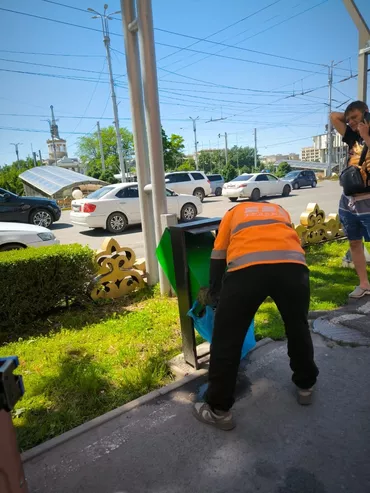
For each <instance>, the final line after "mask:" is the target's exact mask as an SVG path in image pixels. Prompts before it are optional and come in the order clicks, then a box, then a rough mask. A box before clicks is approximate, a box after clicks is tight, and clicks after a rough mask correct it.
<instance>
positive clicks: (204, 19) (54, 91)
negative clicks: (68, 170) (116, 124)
mask: <svg viewBox="0 0 370 493" xmlns="http://www.w3.org/2000/svg"><path fill="white" fill-rule="evenodd" d="M357 6H358V8H359V9H360V11H361V13H362V15H363V17H364V18H365V20H366V21H367V23H368V24H370V2H369V0H357ZM88 7H91V8H93V9H95V10H97V11H98V12H101V11H102V10H103V2H101V1H98V0H79V1H78V2H72V0H55V1H54V0H0V89H1V90H0V166H2V165H3V164H6V163H7V164H9V163H11V162H12V161H14V160H15V153H14V146H13V145H11V143H20V144H21V145H20V146H19V152H20V157H21V158H25V157H26V156H27V155H29V154H31V146H32V148H33V150H34V151H37V152H38V150H39V149H40V150H41V153H42V155H43V157H46V156H47V145H46V140H47V139H48V137H49V126H48V122H47V121H45V119H47V118H50V105H53V106H54V111H55V114H56V118H58V125H59V132H60V136H61V137H62V138H65V139H66V140H67V147H68V154H69V156H70V157H74V156H76V154H77V144H78V139H79V138H80V137H81V136H83V135H89V134H91V133H92V132H94V131H95V129H96V121H97V120H99V121H100V125H101V127H105V126H108V125H111V124H112V122H113V116H112V115H113V111H112V103H111V100H110V91H109V84H108V75H107V64H106V61H105V48H104V44H103V39H102V34H101V33H100V32H99V30H100V27H101V24H100V20H98V19H92V18H91V14H90V13H88V12H87V11H85V10H86V9H87V8H88ZM118 10H120V2H119V1H118V0H114V1H110V3H109V9H108V12H114V11H118ZM10 11H12V12H10ZM16 12H18V13H16ZM21 13H23V14H27V15H23V14H21ZM153 15H154V28H155V42H156V59H157V70H158V80H159V98H160V111H161V121H162V125H163V127H164V129H165V131H166V132H167V134H171V133H176V134H180V135H182V136H183V137H184V139H185V153H193V152H194V135H193V124H192V121H191V120H190V118H189V117H192V118H197V117H199V119H198V120H197V140H198V150H202V149H208V148H223V147H224V133H225V132H227V134H228V146H229V147H231V146H233V145H249V146H253V145H254V140H253V139H254V137H253V132H254V128H256V129H257V144H258V152H259V154H260V155H270V154H276V153H281V154H285V153H289V152H297V153H299V151H300V149H301V147H304V146H310V145H312V136H313V135H317V134H319V133H323V132H324V131H325V124H326V123H327V119H328V104H327V102H328V65H329V64H330V63H331V62H332V61H333V62H334V65H335V66H334V84H333V109H335V108H337V107H339V110H340V109H343V108H345V106H346V104H348V103H349V102H350V100H353V99H357V78H356V77H351V76H355V75H356V74H357V51H358V36H357V29H356V28H355V26H354V24H353V22H352V20H351V18H350V16H349V14H348V13H347V11H346V9H345V7H344V4H343V2H342V0H260V1H259V2H255V1H252V0H229V1H228V2H225V1H224V0H186V1H185V0H183V1H180V0H153ZM32 16H37V17H32ZM40 17H44V18H46V19H41V18H40ZM114 17H115V18H114V19H113V20H112V21H111V22H110V32H111V47H112V63H113V72H114V77H115V84H116V93H117V99H118V102H119V106H118V109H119V116H120V125H121V127H127V128H128V129H130V130H131V129H132V127H131V114H130V104H129V93H128V88H127V78H126V75H125V74H126V59H125V46H124V41H123V36H122V21H121V18H120V17H121V16H120V14H118V15H115V16H114ZM47 19H49V20H47ZM55 21H59V22H55ZM65 23H67V24H75V25H76V26H77V27H76V26H72V25H67V24H65ZM78 26H80V27H78ZM83 27H86V28H87V29H84V28H83ZM205 38H207V39H205ZM220 43H221V44H220ZM225 45H227V46H225ZM343 79H347V80H346V81H343ZM369 79H370V77H369ZM219 136H220V137H219Z"/></svg>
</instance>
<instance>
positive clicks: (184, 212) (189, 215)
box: [180, 204, 198, 222]
mask: <svg viewBox="0 0 370 493" xmlns="http://www.w3.org/2000/svg"><path fill="white" fill-rule="evenodd" d="M197 214H198V210H197V208H196V207H195V205H194V204H185V205H184V206H183V208H182V209H181V214H180V216H181V220H182V221H184V222H189V221H192V220H193V219H194V218H195V217H196V215H197Z"/></svg>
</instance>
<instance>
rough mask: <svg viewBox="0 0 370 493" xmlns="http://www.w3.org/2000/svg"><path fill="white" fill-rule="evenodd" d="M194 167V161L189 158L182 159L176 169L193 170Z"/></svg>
mask: <svg viewBox="0 0 370 493" xmlns="http://www.w3.org/2000/svg"><path fill="white" fill-rule="evenodd" d="M195 168H196V167H195V161H194V159H192V158H191V159H187V160H186V161H184V162H183V163H182V164H180V166H177V168H176V171H194V170H195Z"/></svg>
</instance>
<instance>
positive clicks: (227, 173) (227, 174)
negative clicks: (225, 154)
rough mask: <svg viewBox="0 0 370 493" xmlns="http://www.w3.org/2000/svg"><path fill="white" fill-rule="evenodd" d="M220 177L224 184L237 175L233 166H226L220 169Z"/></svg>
mask: <svg viewBox="0 0 370 493" xmlns="http://www.w3.org/2000/svg"><path fill="white" fill-rule="evenodd" d="M222 176H223V177H224V180H225V182H229V181H231V180H233V179H234V178H236V177H237V176H238V173H237V171H236V169H235V167H234V166H232V165H231V164H228V165H227V166H225V167H224V168H223V169H222Z"/></svg>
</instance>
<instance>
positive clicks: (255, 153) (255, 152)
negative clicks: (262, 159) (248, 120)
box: [254, 128, 257, 171]
mask: <svg viewBox="0 0 370 493" xmlns="http://www.w3.org/2000/svg"><path fill="white" fill-rule="evenodd" d="M254 171H257V129H256V128H255V129H254Z"/></svg>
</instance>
